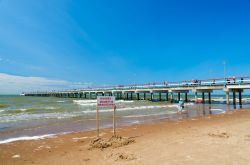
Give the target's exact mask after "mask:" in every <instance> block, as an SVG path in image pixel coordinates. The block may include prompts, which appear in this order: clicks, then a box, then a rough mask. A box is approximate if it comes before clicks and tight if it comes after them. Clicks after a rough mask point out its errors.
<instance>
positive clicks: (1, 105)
mask: <svg viewBox="0 0 250 165" xmlns="http://www.w3.org/2000/svg"><path fill="white" fill-rule="evenodd" d="M8 106H9V105H6V104H0V108H7V107H8Z"/></svg>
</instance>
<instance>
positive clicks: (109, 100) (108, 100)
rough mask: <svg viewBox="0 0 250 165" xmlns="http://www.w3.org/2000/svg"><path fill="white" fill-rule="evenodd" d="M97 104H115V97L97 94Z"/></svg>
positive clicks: (106, 105)
mask: <svg viewBox="0 0 250 165" xmlns="http://www.w3.org/2000/svg"><path fill="white" fill-rule="evenodd" d="M97 106H98V107H111V106H115V97H114V96H97Z"/></svg>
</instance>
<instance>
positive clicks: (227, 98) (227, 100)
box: [226, 92, 229, 104]
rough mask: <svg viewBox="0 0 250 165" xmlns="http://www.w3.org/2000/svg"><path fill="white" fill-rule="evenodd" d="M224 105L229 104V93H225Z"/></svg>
mask: <svg viewBox="0 0 250 165" xmlns="http://www.w3.org/2000/svg"><path fill="white" fill-rule="evenodd" d="M226 103H227V104H229V92H226Z"/></svg>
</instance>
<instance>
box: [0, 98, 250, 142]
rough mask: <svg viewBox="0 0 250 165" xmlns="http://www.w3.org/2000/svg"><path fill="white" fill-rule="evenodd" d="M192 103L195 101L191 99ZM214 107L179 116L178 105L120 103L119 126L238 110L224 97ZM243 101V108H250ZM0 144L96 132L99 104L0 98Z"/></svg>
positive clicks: (104, 116) (104, 122)
mask: <svg viewBox="0 0 250 165" xmlns="http://www.w3.org/2000/svg"><path fill="white" fill-rule="evenodd" d="M191 99H192V98H191ZM213 100H214V102H213V104H211V105H209V104H194V103H192V102H190V103H186V104H185V108H184V109H183V111H182V113H178V112H177V111H178V105H177V103H172V104H171V103H169V102H167V101H164V102H151V101H146V100H140V101H131V100H117V101H116V104H117V113H116V115H117V125H118V126H125V125H132V124H143V123H152V122H157V121H160V120H174V121H175V120H181V119H186V118H195V117H199V116H206V115H214V114H221V113H227V112H231V111H232V110H234V109H239V106H236V107H234V106H233V105H230V106H228V105H226V104H225V98H224V96H215V97H214V98H213ZM248 101H249V97H248V96H246V97H244V104H243V108H247V107H250V105H249V102H248ZM0 104H1V105H4V106H2V107H0V143H4V142H11V141H14V140H11V139H15V140H25V138H24V137H27V138H26V139H27V140H29V139H34V138H32V137H36V138H43V137H47V136H46V135H55V134H63V133H69V132H78V131H88V130H94V129H95V126H96V125H95V123H96V121H95V115H96V100H84V99H77V98H56V97H25V96H0ZM112 114H113V109H112V108H102V109H100V124H101V128H108V127H112Z"/></svg>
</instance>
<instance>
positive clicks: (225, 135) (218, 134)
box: [208, 132, 229, 138]
mask: <svg viewBox="0 0 250 165" xmlns="http://www.w3.org/2000/svg"><path fill="white" fill-rule="evenodd" d="M208 136H211V137H218V138H229V134H228V133H226V132H221V133H208Z"/></svg>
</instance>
